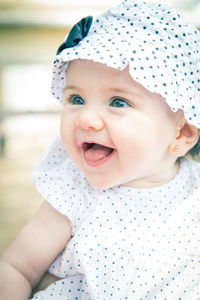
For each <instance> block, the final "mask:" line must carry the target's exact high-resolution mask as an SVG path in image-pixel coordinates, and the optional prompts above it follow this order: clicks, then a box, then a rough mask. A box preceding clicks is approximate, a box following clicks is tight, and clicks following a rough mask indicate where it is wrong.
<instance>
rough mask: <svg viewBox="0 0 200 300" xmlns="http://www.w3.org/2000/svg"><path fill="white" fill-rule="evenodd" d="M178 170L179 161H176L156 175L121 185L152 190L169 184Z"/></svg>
mask: <svg viewBox="0 0 200 300" xmlns="http://www.w3.org/2000/svg"><path fill="white" fill-rule="evenodd" d="M179 168H180V161H179V160H177V161H176V162H175V163H174V164H173V165H172V166H171V167H168V168H166V169H165V170H163V169H162V170H161V171H160V172H159V173H156V174H155V175H154V176H149V177H145V178H141V179H140V180H137V181H131V182H127V183H125V184H123V186H127V187H132V188H154V187H158V186H162V185H164V184H166V183H168V182H170V181H171V180H172V179H174V177H175V176H176V175H177V173H178V171H179Z"/></svg>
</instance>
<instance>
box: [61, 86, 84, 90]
mask: <svg viewBox="0 0 200 300" xmlns="http://www.w3.org/2000/svg"><path fill="white" fill-rule="evenodd" d="M67 90H80V88H79V87H77V86H75V85H68V86H66V87H65V88H64V91H67Z"/></svg>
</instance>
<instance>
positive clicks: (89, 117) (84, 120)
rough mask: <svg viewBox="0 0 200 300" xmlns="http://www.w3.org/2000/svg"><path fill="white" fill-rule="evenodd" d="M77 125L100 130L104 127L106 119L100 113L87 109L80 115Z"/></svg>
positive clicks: (85, 128)
mask: <svg viewBox="0 0 200 300" xmlns="http://www.w3.org/2000/svg"><path fill="white" fill-rule="evenodd" d="M77 126H78V127H80V128H82V129H84V130H88V129H92V130H95V131H98V130H102V129H103V128H104V121H103V120H102V118H101V117H100V116H99V114H98V113H96V112H94V111H91V110H90V111H88V110H87V111H84V112H82V113H81V114H80V115H79V118H78V121H77Z"/></svg>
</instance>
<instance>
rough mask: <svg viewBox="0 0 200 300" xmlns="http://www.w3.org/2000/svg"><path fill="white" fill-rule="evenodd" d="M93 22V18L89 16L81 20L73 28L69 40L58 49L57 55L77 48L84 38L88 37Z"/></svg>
mask: <svg viewBox="0 0 200 300" xmlns="http://www.w3.org/2000/svg"><path fill="white" fill-rule="evenodd" d="M92 20H93V17H92V16H88V17H85V18H83V19H81V20H80V21H79V22H78V23H77V24H75V25H74V26H73V27H72V29H71V31H70V33H69V35H68V37H67V40H66V41H65V42H64V43H62V44H61V45H60V47H59V48H58V50H57V54H59V53H60V52H61V51H62V50H63V49H66V48H71V47H74V46H76V45H77V44H78V43H79V42H80V41H81V40H82V39H83V38H84V37H86V36H87V34H88V32H89V30H90V27H91V24H92Z"/></svg>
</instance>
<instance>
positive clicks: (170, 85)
mask: <svg viewBox="0 0 200 300" xmlns="http://www.w3.org/2000/svg"><path fill="white" fill-rule="evenodd" d="M199 49H200V33H199V32H198V30H197V29H196V28H195V26H193V25H191V24H188V22H187V21H186V20H185V19H184V18H183V17H182V16H181V15H180V13H179V12H177V11H176V10H175V9H174V8H169V7H167V6H165V5H164V4H158V3H150V2H143V1H139V0H125V1H123V2H122V4H120V5H118V6H116V7H113V8H111V9H110V10H108V11H107V12H106V13H105V14H102V15H100V16H98V17H97V18H96V19H95V20H94V21H93V23H92V25H91V28H90V30H89V33H88V35H87V36H86V37H85V38H84V39H82V41H81V42H80V43H79V44H78V45H77V46H74V47H72V48H67V49H64V50H63V51H62V52H61V53H60V54H59V55H57V56H56V59H55V63H54V69H53V80H52V93H53V95H54V96H55V97H56V98H57V99H58V101H59V102H60V103H63V89H64V87H65V84H66V76H67V73H66V72H67V67H68V62H69V61H71V60H74V59H89V60H93V61H96V62H100V63H103V64H106V65H108V66H110V67H113V68H116V69H119V70H121V69H124V68H125V67H126V66H127V65H128V64H129V67H130V74H131V75H132V77H133V78H134V79H135V80H136V81H138V82H140V84H142V85H143V86H144V87H146V88H147V89H149V90H150V91H152V92H156V93H159V94H161V95H162V96H163V97H164V99H165V100H166V102H167V103H168V104H169V106H170V107H171V109H172V110H173V111H177V110H178V109H183V111H184V113H185V117H186V119H187V120H188V121H189V123H191V124H193V125H195V126H196V127H199V128H200V113H199V111H200V53H199ZM86 71H87V70H86Z"/></svg>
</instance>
